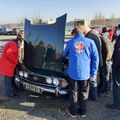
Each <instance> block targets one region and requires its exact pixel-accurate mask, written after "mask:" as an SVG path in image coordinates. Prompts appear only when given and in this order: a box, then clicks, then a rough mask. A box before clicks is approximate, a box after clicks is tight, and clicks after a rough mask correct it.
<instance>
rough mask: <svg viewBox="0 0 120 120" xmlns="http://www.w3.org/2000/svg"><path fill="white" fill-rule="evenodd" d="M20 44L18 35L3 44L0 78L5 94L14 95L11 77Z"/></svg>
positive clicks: (16, 61)
mask: <svg viewBox="0 0 120 120" xmlns="http://www.w3.org/2000/svg"><path fill="white" fill-rule="evenodd" d="M20 44H21V39H18V37H17V38H16V39H15V40H11V41H9V42H8V43H6V44H5V46H4V47H3V50H2V55H1V57H0V75H2V77H0V80H2V81H4V88H5V96H7V97H12V96H16V94H15V92H14V89H13V87H12V77H13V75H14V69H15V67H16V65H17V64H18V46H19V45H20Z"/></svg>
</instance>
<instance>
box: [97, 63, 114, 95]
mask: <svg viewBox="0 0 120 120" xmlns="http://www.w3.org/2000/svg"><path fill="white" fill-rule="evenodd" d="M111 65H112V63H111V61H105V62H104V63H103V67H102V68H101V69H100V83H99V92H101V93H104V92H108V91H109V89H110V72H111Z"/></svg>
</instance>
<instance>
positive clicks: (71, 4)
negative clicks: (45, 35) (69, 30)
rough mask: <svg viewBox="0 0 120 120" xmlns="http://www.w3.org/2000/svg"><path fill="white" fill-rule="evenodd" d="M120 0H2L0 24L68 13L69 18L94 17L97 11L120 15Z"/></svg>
mask: <svg viewBox="0 0 120 120" xmlns="http://www.w3.org/2000/svg"><path fill="white" fill-rule="evenodd" d="M119 6H120V0H0V24H1V23H2V24H3V23H11V22H19V20H20V19H22V18H28V19H30V18H31V17H32V16H40V17H42V18H43V19H45V20H47V19H50V18H53V19H55V18H56V17H59V16H61V15H63V14H64V13H67V14H68V16H67V20H68V21H69V20H74V19H76V18H87V19H92V18H93V17H94V16H95V14H96V12H102V13H103V14H104V16H106V17H107V18H109V17H110V16H111V14H115V16H116V17H120V8H119Z"/></svg>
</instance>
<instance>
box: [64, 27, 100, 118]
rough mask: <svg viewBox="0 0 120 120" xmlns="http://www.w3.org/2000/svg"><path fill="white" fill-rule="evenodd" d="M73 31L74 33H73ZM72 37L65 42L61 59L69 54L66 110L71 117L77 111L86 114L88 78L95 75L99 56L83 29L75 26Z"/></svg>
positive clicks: (74, 115) (82, 114)
mask: <svg viewBox="0 0 120 120" xmlns="http://www.w3.org/2000/svg"><path fill="white" fill-rule="evenodd" d="M73 32H74V33H73ZM73 32H72V34H73V35H74V37H73V38H72V39H71V40H69V41H68V42H67V46H66V48H65V51H64V52H63V59H64V58H65V57H66V56H69V64H68V71H67V73H68V76H69V87H70V91H69V101H70V107H69V108H68V109H66V112H67V113H68V114H69V115H70V116H71V117H76V114H77V112H79V114H80V115H81V117H85V116H86V112H87V103H86V102H87V98H88V94H89V79H90V80H93V79H95V77H96V74H97V70H98V64H99V57H98V51H97V48H96V45H95V43H94V42H93V41H92V40H91V39H88V38H85V37H84V35H83V30H82V29H80V28H75V29H74V30H73Z"/></svg>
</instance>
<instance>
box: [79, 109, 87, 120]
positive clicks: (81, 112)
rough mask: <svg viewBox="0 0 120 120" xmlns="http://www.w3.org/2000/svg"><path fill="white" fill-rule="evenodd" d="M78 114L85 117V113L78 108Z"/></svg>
mask: <svg viewBox="0 0 120 120" xmlns="http://www.w3.org/2000/svg"><path fill="white" fill-rule="evenodd" d="M78 115H80V116H81V117H82V118H85V117H86V113H85V112H83V111H82V110H81V109H80V108H79V109H78Z"/></svg>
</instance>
